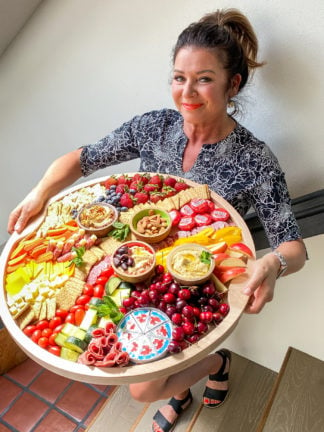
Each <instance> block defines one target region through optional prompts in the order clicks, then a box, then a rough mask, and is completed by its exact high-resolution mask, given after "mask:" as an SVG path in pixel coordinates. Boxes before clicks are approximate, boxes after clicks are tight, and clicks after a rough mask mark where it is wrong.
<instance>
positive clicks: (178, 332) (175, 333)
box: [172, 327, 185, 341]
mask: <svg viewBox="0 0 324 432" xmlns="http://www.w3.org/2000/svg"><path fill="white" fill-rule="evenodd" d="M184 336H185V332H184V331H183V328H182V327H175V328H174V329H173V330H172V339H174V340H176V341H182V340H183V339H184Z"/></svg>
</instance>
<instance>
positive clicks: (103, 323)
mask: <svg viewBox="0 0 324 432" xmlns="http://www.w3.org/2000/svg"><path fill="white" fill-rule="evenodd" d="M108 323H113V324H114V321H113V320H112V319H111V318H109V317H102V318H100V321H99V323H98V327H102V328H105V327H106V324H108Z"/></svg>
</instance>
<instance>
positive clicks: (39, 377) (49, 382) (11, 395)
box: [0, 359, 115, 432]
mask: <svg viewBox="0 0 324 432" xmlns="http://www.w3.org/2000/svg"><path fill="white" fill-rule="evenodd" d="M114 389H115V386H99V385H94V384H85V383H81V382H77V381H71V380H69V379H68V378H64V377H61V376H59V375H56V374H54V373H52V372H50V371H48V370H46V369H44V368H42V367H41V366H40V365H38V364H37V363H35V362H34V361H33V360H31V359H28V360H26V361H25V362H23V363H22V364H20V365H19V366H17V367H15V368H13V369H11V370H10V371H9V372H7V373H6V374H4V375H1V376H0V432H9V431H10V432H79V431H80V432H81V431H85V430H86V428H87V427H88V426H89V424H90V422H91V420H92V419H93V418H94V417H95V415H96V414H97V413H98V411H99V409H100V408H101V406H102V405H103V404H104V403H105V402H106V400H107V397H108V396H109V395H110V394H111V393H112V391H113V390H114Z"/></svg>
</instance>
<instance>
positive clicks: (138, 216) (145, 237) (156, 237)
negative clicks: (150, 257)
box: [130, 207, 172, 244]
mask: <svg viewBox="0 0 324 432" xmlns="http://www.w3.org/2000/svg"><path fill="white" fill-rule="evenodd" d="M149 215H159V216H160V217H161V218H163V219H165V220H166V223H167V226H166V228H165V229H164V230H163V231H161V232H159V233H158V234H143V233H140V232H139V231H138V229H137V227H138V223H139V222H140V221H141V220H142V219H143V218H144V217H147V216H149ZM171 228H172V224H171V218H170V215H169V213H168V212H166V211H165V210H162V209H158V208H153V207H152V208H148V209H144V210H140V211H138V212H137V213H135V214H134V215H133V217H132V219H131V222H130V229H131V231H132V233H133V234H134V236H135V237H136V238H137V239H138V240H141V241H144V242H146V243H151V244H154V243H158V242H160V241H162V240H164V239H165V238H166V237H168V235H169V234H170V231H171Z"/></svg>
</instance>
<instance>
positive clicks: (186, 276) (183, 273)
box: [166, 243, 215, 285]
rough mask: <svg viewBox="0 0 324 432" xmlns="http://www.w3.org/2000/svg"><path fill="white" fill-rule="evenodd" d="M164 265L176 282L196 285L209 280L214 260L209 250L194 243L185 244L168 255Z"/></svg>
mask: <svg viewBox="0 0 324 432" xmlns="http://www.w3.org/2000/svg"><path fill="white" fill-rule="evenodd" d="M166 265H167V269H168V272H169V273H171V275H172V277H173V278H174V279H175V280H176V281H177V282H179V283H181V284H182V285H198V284H201V283H203V282H205V281H206V280H208V279H210V277H211V275H212V273H213V270H214V268H215V260H214V258H213V255H212V254H211V253H210V250H209V249H207V248H205V247H203V246H201V245H199V244H196V243H185V244H182V245H180V246H177V247H175V248H174V249H173V250H172V251H171V252H170V253H169V255H168V256H167V260H166Z"/></svg>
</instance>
